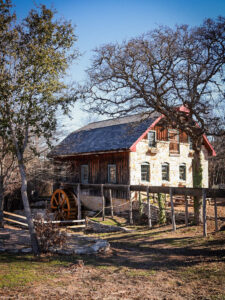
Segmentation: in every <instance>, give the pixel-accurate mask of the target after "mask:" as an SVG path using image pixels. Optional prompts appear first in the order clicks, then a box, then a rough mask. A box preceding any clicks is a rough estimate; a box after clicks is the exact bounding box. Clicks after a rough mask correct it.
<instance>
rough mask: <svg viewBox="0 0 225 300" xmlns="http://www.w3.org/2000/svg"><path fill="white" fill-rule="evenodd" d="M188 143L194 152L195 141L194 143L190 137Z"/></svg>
mask: <svg viewBox="0 0 225 300" xmlns="http://www.w3.org/2000/svg"><path fill="white" fill-rule="evenodd" d="M188 143H189V149H190V150H193V141H192V138H191V137H190V136H189V137H188Z"/></svg>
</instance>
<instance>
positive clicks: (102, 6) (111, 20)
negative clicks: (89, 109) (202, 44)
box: [12, 0, 225, 130]
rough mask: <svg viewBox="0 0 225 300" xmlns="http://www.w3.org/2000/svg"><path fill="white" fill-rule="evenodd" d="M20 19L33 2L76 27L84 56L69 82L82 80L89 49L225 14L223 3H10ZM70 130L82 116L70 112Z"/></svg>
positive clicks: (126, 0)
mask: <svg viewBox="0 0 225 300" xmlns="http://www.w3.org/2000/svg"><path fill="white" fill-rule="evenodd" d="M12 2H13V4H14V5H15V6H16V7H15V10H16V12H17V15H18V17H19V18H23V17H24V16H26V14H27V13H28V11H29V10H30V9H31V8H33V7H34V3H36V4H40V3H43V4H45V5H47V6H48V7H54V8H55V9H56V10H57V12H58V17H63V18H65V19H67V20H68V19H69V20H71V21H72V23H73V24H74V25H76V34H77V36H78V42H77V47H78V48H79V50H80V52H81V53H82V54H83V55H82V56H81V58H80V59H79V60H78V61H76V63H75V64H74V65H73V66H71V68H70V70H69V77H70V78H71V80H76V81H80V82H81V81H83V80H84V79H85V69H86V68H87V67H88V66H89V65H90V59H91V55H92V49H94V48H95V47H98V46H100V45H102V44H105V43H109V42H116V41H117V42H121V41H122V40H124V39H129V38H131V37H134V36H137V35H140V34H142V33H145V32H147V31H149V30H151V29H154V28H155V27H157V26H158V25H168V26H171V27H172V26H174V25H175V24H190V25H199V24H200V23H202V21H203V20H204V19H205V18H208V17H210V18H215V17H217V16H218V15H223V16H224V15H225V0H55V1H53V0H42V1H40V0H35V1H33V0H12ZM72 115H73V120H71V121H68V120H65V122H66V123H67V125H69V127H71V128H72V127H73V130H74V128H75V127H77V126H80V125H82V123H84V122H85V120H82V118H83V113H81V112H80V110H79V107H77V106H76V107H75V109H74V110H73V114H72Z"/></svg>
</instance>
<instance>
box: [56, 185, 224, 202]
mask: <svg viewBox="0 0 225 300" xmlns="http://www.w3.org/2000/svg"><path fill="white" fill-rule="evenodd" d="M61 185H62V186H74V185H77V183H61ZM80 187H81V189H88V188H93V189H101V184H81V185H80ZM147 188H148V186H145V185H130V191H141V192H147ZM172 188H173V195H185V194H186V195H188V196H202V188H187V187H172ZM104 189H112V190H118V191H126V190H127V185H124V184H108V183H107V184H104ZM204 190H205V193H206V197H207V198H225V189H209V188H205V189H204ZM149 192H150V193H156V194H157V193H162V194H170V187H168V186H149Z"/></svg>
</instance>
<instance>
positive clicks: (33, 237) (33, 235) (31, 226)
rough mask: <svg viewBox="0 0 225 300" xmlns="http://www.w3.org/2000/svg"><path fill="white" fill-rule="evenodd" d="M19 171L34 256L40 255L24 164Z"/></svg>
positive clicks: (20, 164) (20, 165)
mask: <svg viewBox="0 0 225 300" xmlns="http://www.w3.org/2000/svg"><path fill="white" fill-rule="evenodd" d="M19 169H20V176H21V181H22V186H21V196H22V200H23V207H24V211H25V215H26V218H27V222H28V228H29V232H30V240H31V246H32V249H33V253H34V255H39V254H40V250H39V245H38V239H37V235H36V232H35V228H34V223H33V219H32V215H31V210H30V205H29V201H28V196H27V179H26V171H25V167H24V164H23V163H19Z"/></svg>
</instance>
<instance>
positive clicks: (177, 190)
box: [60, 182, 225, 236]
mask: <svg viewBox="0 0 225 300" xmlns="http://www.w3.org/2000/svg"><path fill="white" fill-rule="evenodd" d="M60 185H61V187H62V188H63V187H70V188H73V190H74V191H75V193H77V198H78V219H79V217H80V216H81V205H80V201H81V200H80V193H81V190H82V189H89V188H91V189H99V190H100V191H101V198H102V219H103V220H104V218H105V196H104V191H105V190H109V195H111V191H112V190H117V191H126V192H127V195H128V200H129V202H130V205H129V220H130V224H133V205H132V199H131V192H134V191H135V192H146V193H147V203H148V224H149V227H152V219H151V205H150V194H153V195H154V194H168V195H169V196H170V206H171V223H172V228H173V230H174V231H175V230H176V215H175V210H174V199H173V197H174V196H176V195H182V196H184V198H185V225H186V226H188V201H189V200H188V197H187V196H191V197H194V196H198V197H202V199H203V210H202V219H203V235H204V236H207V222H206V219H207V215H206V206H207V203H206V198H212V199H214V212H215V230H216V231H217V230H218V220H217V219H218V218H217V201H216V198H224V201H225V189H210V188H187V187H169V186H149V185H122V184H108V183H107V184H81V183H71V182H61V183H60ZM110 208H111V216H113V205H112V199H111V196H110Z"/></svg>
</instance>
